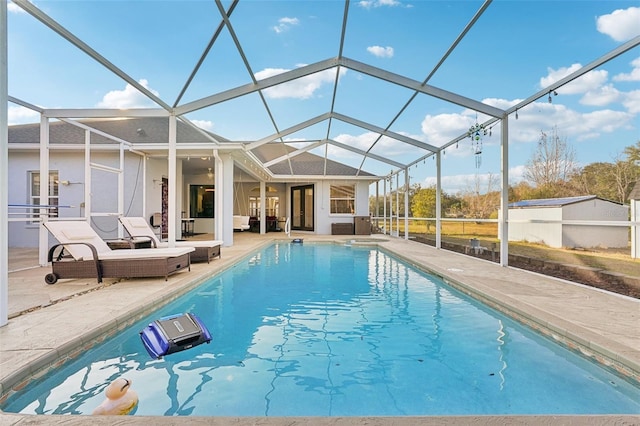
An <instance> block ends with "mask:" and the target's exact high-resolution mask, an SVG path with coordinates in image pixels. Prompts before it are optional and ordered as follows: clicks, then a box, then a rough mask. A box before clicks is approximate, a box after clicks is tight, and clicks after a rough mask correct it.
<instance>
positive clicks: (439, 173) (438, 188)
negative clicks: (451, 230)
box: [436, 151, 442, 249]
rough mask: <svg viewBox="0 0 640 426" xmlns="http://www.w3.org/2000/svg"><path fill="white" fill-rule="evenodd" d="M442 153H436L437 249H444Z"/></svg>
mask: <svg viewBox="0 0 640 426" xmlns="http://www.w3.org/2000/svg"><path fill="white" fill-rule="evenodd" d="M441 160H442V155H441V151H438V152H436V248H437V249H439V248H441V247H442V214H441V212H442V171H441Z"/></svg>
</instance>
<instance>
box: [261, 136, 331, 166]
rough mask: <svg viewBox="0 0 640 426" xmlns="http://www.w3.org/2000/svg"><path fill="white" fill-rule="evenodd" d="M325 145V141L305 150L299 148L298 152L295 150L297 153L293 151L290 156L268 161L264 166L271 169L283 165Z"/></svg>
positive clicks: (309, 146)
mask: <svg viewBox="0 0 640 426" xmlns="http://www.w3.org/2000/svg"><path fill="white" fill-rule="evenodd" d="M325 143H326V142H325V141H318V142H315V143H312V144H310V145H307V146H305V147H304V148H299V149H297V150H295V151H293V152H291V153H289V154H286V155H282V156H280V157H278V158H274V159H273V160H271V161H267V162H266V163H264V164H263V166H264V167H265V168H266V167H271V166H273V165H274V164H278V163H281V162H283V161H286V160H290V159H291V158H293V157H296V156H298V155H300V154H304V153H305V152H307V151H311V150H312V149H315V148H318V147H320V146H322V145H324V144H325Z"/></svg>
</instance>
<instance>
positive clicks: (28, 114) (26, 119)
mask: <svg viewBox="0 0 640 426" xmlns="http://www.w3.org/2000/svg"><path fill="white" fill-rule="evenodd" d="M7 115H8V124H9V125H10V126H11V125H14V124H24V123H36V122H38V121H40V114H39V113H38V112H36V111H34V110H32V109H29V108H25V107H23V106H10V107H9V111H8V114H7Z"/></svg>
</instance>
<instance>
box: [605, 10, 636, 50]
mask: <svg viewBox="0 0 640 426" xmlns="http://www.w3.org/2000/svg"><path fill="white" fill-rule="evenodd" d="M639 22H640V7H630V8H628V9H617V10H614V11H613V12H611V13H610V14H608V15H602V16H599V17H598V19H597V21H596V27H597V29H598V31H599V32H601V33H603V34H606V35H608V36H609V37H611V38H612V39H614V40H615V41H620V42H622V41H627V40H631V39H632V38H633V37H635V36H637V35H640V25H639V24H638V23H639Z"/></svg>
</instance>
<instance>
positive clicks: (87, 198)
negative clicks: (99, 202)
mask: <svg viewBox="0 0 640 426" xmlns="http://www.w3.org/2000/svg"><path fill="white" fill-rule="evenodd" d="M92 211H93V203H92V202H91V132H90V131H89V130H86V131H85V133H84V218H85V220H86V221H87V222H89V220H90V219H91V213H92Z"/></svg>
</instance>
